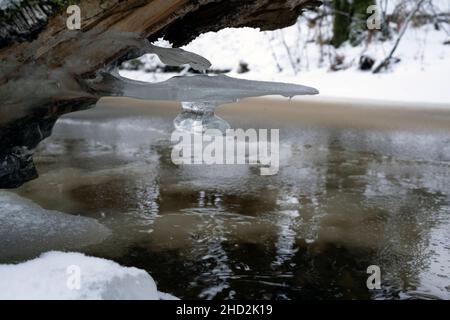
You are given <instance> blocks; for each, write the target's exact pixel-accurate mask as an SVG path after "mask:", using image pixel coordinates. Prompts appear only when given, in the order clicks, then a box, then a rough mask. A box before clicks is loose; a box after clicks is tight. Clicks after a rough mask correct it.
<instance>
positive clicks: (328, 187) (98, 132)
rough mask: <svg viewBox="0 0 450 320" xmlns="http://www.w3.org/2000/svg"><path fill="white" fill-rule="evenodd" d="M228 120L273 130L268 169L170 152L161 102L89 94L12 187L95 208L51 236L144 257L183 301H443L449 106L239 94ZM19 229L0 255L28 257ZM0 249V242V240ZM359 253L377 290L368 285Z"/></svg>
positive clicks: (144, 264)
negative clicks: (93, 235)
mask: <svg viewBox="0 0 450 320" xmlns="http://www.w3.org/2000/svg"><path fill="white" fill-rule="evenodd" d="M220 109H221V108H219V114H220V115H221V116H222V117H223V118H224V119H225V120H227V121H228V122H229V123H230V124H231V125H232V126H233V127H240V128H244V129H245V128H279V129H280V171H279V173H278V174H277V175H274V176H260V174H259V170H256V169H255V168H254V167H250V166H248V165H232V166H204V165H201V166H199V165H197V166H196V165H193V166H182V167H181V166H176V165H174V164H173V163H172V162H171V158H170V153H171V145H170V142H169V140H170V133H171V132H172V130H173V124H172V120H173V118H174V117H175V116H176V115H177V113H178V112H179V107H177V106H176V105H175V104H172V103H167V102H166V103H163V102H161V103H159V102H152V103H148V102H136V101H132V100H128V99H105V100H104V101H103V103H100V105H99V106H98V107H97V108H95V109H92V110H88V111H83V112H80V113H75V114H71V115H68V116H65V117H63V118H61V119H60V120H59V121H58V123H57V125H56V127H55V130H54V133H53V135H52V136H51V137H50V138H49V139H47V140H46V141H45V142H44V143H42V144H41V145H40V147H39V150H38V151H37V152H36V156H35V162H36V165H37V167H38V170H39V172H40V178H39V179H37V180H34V181H32V182H30V183H27V184H26V185H24V186H23V187H21V188H20V189H18V190H16V192H17V193H18V194H19V195H21V196H22V197H26V198H29V199H31V200H33V201H34V202H35V203H37V204H38V205H40V206H42V207H43V208H45V209H51V210H58V211H61V212H64V213H69V214H73V215H81V216H84V217H89V218H95V219H97V220H98V222H100V223H101V224H103V225H104V226H106V227H107V228H109V229H110V230H111V234H110V235H109V236H107V237H106V239H104V240H101V241H100V240H99V241H96V243H94V244H92V243H89V244H87V245H86V244H84V243H83V242H82V241H81V242H80V244H79V246H77V243H70V246H69V245H67V239H64V241H61V244H60V246H57V247H56V248H57V249H59V250H63V249H65V248H67V249H70V250H72V251H80V252H85V253H87V254H89V255H94V256H98V257H104V258H108V259H112V260H115V261H117V262H119V263H121V264H123V265H127V266H135V267H138V268H142V269H145V270H147V271H148V272H149V273H150V274H151V275H152V276H153V278H154V279H155V280H156V281H157V283H158V289H159V290H161V291H164V292H169V293H172V294H174V295H176V296H178V297H180V298H190V299H199V298H201V299H212V298H216V299H232V298H249V299H253V298H255V299H316V298H317V299H346V298H352V299H353V298H354V299H373V298H401V299H407V298H432V299H434V298H443V299H450V111H440V110H427V111H419V110H406V109H402V108H399V109H392V110H388V109H383V108H371V107H360V106H354V107H352V106H346V105H337V104H336V105H331V104H328V105H327V104H323V105H322V104H318V103H316V104H312V103H305V102H291V103H288V102H278V101H273V100H257V99H256V100H248V101H244V102H242V103H241V104H238V105H236V106H228V107H225V108H222V110H220ZM30 246H31V248H27V250H26V251H25V250H24V248H23V246H21V245H20V243H18V244H17V247H10V248H9V249H10V251H9V253H8V254H6V253H4V254H3V255H1V254H0V262H1V263H7V262H13V261H19V260H22V259H28V258H31V257H34V256H36V255H38V254H39V253H40V252H41V251H44V250H51V249H54V248H55V247H54V246H55V242H54V241H53V242H52V243H51V247H48V248H42V245H40V246H36V247H35V248H33V245H30ZM0 252H1V251H0ZM369 265H378V266H380V268H381V281H382V289H381V290H375V291H370V290H368V289H367V286H366V280H367V277H368V276H369V275H368V274H367V273H366V269H367V267H368V266H369Z"/></svg>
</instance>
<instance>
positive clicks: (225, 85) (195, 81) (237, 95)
mask: <svg viewBox="0 0 450 320" xmlns="http://www.w3.org/2000/svg"><path fill="white" fill-rule="evenodd" d="M174 55H176V53H175V54H174ZM175 60H176V59H175ZM91 88H93V89H94V90H95V91H96V92H98V93H99V94H102V95H117V96H125V97H131V98H137V99H149V100H176V101H180V102H182V107H183V112H182V113H181V114H180V115H179V116H178V117H177V118H176V119H175V121H174V123H175V127H177V128H178V129H182V130H186V131H193V132H198V131H205V130H207V129H213V128H214V129H219V130H222V131H223V130H225V129H227V128H229V125H228V124H227V123H226V122H225V121H223V120H222V119H220V118H219V117H216V116H215V115H214V109H215V108H216V107H217V106H219V105H221V104H225V103H231V102H236V101H238V100H239V99H242V98H247V97H258V96H265V95H282V96H284V97H293V96H297V95H313V94H317V93H318V91H317V90H316V89H314V88H311V87H307V86H303V85H297V84H289V83H280V82H266V81H253V80H243V79H235V78H231V77H228V76H226V75H215V76H209V75H194V76H176V77H173V78H171V79H169V80H167V81H163V82H158V83H148V82H142V81H136V80H131V79H127V78H123V77H121V76H120V75H119V74H118V72H117V71H113V72H111V73H103V74H102V75H100V79H96V81H94V82H92V83H91ZM199 128H201V129H200V130H199Z"/></svg>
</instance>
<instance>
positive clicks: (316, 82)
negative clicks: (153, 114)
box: [120, 0, 450, 108]
mask: <svg viewBox="0 0 450 320" xmlns="http://www.w3.org/2000/svg"><path fill="white" fill-rule="evenodd" d="M390 3H392V4H393V3H394V1H393V2H390ZM433 4H434V5H435V6H436V7H437V8H439V10H442V11H443V12H449V11H450V2H449V1H448V0H445V1H441V0H439V1H437V0H433ZM390 5H391V4H390ZM427 5H428V4H427ZM447 29H448V26H444V27H442V29H441V30H435V29H434V26H433V25H431V24H430V25H425V26H421V27H413V26H412V25H411V26H410V27H409V28H408V29H407V32H406V33H405V36H404V37H403V39H402V40H401V42H400V45H399V47H398V49H397V51H396V52H395V54H394V57H395V58H399V59H400V61H399V62H398V63H396V64H394V65H393V66H392V67H391V69H390V70H387V71H386V72H383V73H380V74H377V75H374V74H372V73H371V72H370V71H369V72H367V71H361V70H359V69H358V66H357V65H358V59H359V57H360V56H361V55H362V54H365V55H368V56H370V57H372V58H374V59H375V60H376V62H375V65H377V64H378V63H380V61H381V60H382V59H383V58H384V57H386V55H387V53H388V52H389V51H390V49H391V48H392V46H393V45H394V41H395V39H396V35H395V34H394V36H393V39H392V40H389V41H385V42H376V43H373V44H371V45H370V46H368V47H367V48H366V47H365V46H358V47H352V46H350V45H344V46H342V47H340V48H339V49H335V48H334V47H332V46H330V45H324V46H322V47H321V46H319V45H318V44H317V43H316V42H315V41H313V40H314V39H316V37H317V34H315V31H314V30H313V29H310V28H309V27H308V26H307V23H306V21H305V19H304V18H302V17H300V19H299V21H298V23H297V24H295V25H293V26H291V27H288V28H284V29H281V30H275V31H271V32H261V31H260V30H258V29H252V28H226V29H223V30H220V31H218V32H208V33H205V34H201V35H200V36H199V37H197V38H196V39H195V40H194V41H192V42H191V43H189V44H188V45H186V46H184V47H183V49H185V50H188V51H191V52H195V53H197V54H199V55H201V56H204V57H205V58H207V59H208V60H209V61H211V63H212V68H213V69H217V70H227V69H229V70H231V71H230V72H228V73H227V74H228V75H229V76H233V77H237V78H244V79H249V80H263V81H280V82H290V83H296V84H303V85H307V86H311V87H315V88H317V89H318V90H319V91H320V96H318V97H312V98H309V97H308V98H304V97H302V98H299V99H313V100H318V99H344V100H349V99H359V100H360V99H363V100H377V101H393V102H406V103H411V104H415V105H418V104H423V103H426V104H427V105H429V104H439V105H440V106H444V107H446V108H447V107H450V90H449V88H450V87H449V83H450V58H449V57H450V45H444V44H443V43H444V42H445V41H448V40H450V36H449V30H447ZM324 32H325V33H326V30H325V31H324ZM289 51H290V56H291V58H289V54H288V53H289ZM336 56H343V57H344V63H343V65H344V70H341V71H330V66H331V65H332V63H333V58H334V57H336ZM292 58H295V59H297V58H298V59H299V62H298V63H297V64H296V66H295V67H293V66H292V64H291V62H290V61H291V60H290V59H292ZM142 62H144V68H143V69H144V70H145V69H147V70H149V69H152V68H153V69H154V66H155V65H157V64H158V60H157V59H155V58H154V57H152V56H150V55H147V56H144V57H143V58H142ZM241 62H244V63H246V64H248V67H249V69H250V72H247V73H239V72H238V71H239V65H240V63H241ZM279 69H282V70H281V71H280V70H279ZM294 69H295V70H294ZM120 74H121V75H122V76H124V77H127V78H131V79H135V80H140V81H148V82H155V81H163V80H167V79H168V78H170V77H172V76H174V75H175V74H174V73H172V74H168V73H154V72H145V71H143V70H139V71H131V70H122V71H121V72H120Z"/></svg>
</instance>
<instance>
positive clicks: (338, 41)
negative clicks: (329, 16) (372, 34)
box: [331, 0, 375, 48]
mask: <svg viewBox="0 0 450 320" xmlns="http://www.w3.org/2000/svg"><path fill="white" fill-rule="evenodd" d="M374 4H375V0H353V1H351V0H333V14H334V19H333V38H332V40H331V42H332V44H333V45H334V46H335V47H336V48H337V47H339V46H340V45H342V44H343V43H344V42H345V41H347V40H350V43H351V44H352V45H353V46H356V45H358V44H360V43H361V42H362V41H363V40H364V37H365V33H366V32H365V31H367V25H366V21H367V18H368V17H369V14H367V8H368V7H369V6H371V5H374Z"/></svg>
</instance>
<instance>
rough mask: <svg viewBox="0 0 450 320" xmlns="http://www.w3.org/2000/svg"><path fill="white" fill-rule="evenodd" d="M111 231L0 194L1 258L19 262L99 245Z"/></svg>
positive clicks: (72, 216) (25, 200) (27, 201)
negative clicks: (57, 252) (54, 252)
mask: <svg viewBox="0 0 450 320" xmlns="http://www.w3.org/2000/svg"><path fill="white" fill-rule="evenodd" d="M110 233H111V231H110V230H109V229H108V228H107V227H105V226H103V225H102V224H100V223H99V222H97V220H95V219H92V218H86V217H81V216H75V215H70V214H66V213H63V212H58V211H51V210H46V209H43V208H41V207H40V206H38V205H37V204H35V203H33V202H32V201H30V200H27V199H25V198H22V197H20V196H18V195H16V194H14V193H11V192H6V191H0V234H1V235H2V236H1V241H0V256H1V257H3V258H10V259H21V258H23V257H28V256H30V255H37V254H40V253H41V252H45V251H48V250H56V249H59V250H67V249H72V250H73V249H77V248H81V247H85V246H88V245H93V244H96V243H100V242H102V241H103V240H104V239H106V238H107V237H108V236H109V235H110Z"/></svg>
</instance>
